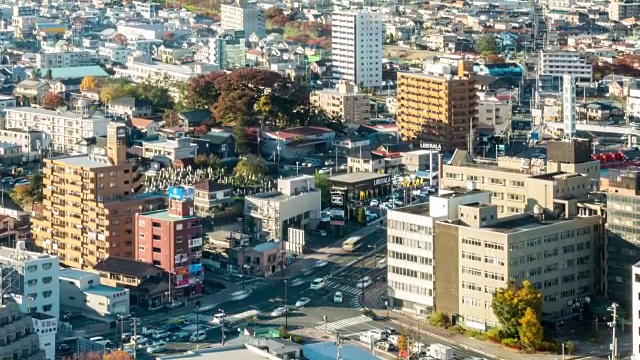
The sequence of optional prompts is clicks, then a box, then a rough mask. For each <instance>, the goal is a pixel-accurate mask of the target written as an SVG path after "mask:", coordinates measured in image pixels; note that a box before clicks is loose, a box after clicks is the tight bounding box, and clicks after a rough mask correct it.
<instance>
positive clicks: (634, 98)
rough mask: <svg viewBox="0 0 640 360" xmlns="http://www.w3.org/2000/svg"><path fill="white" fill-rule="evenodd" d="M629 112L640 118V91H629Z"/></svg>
mask: <svg viewBox="0 0 640 360" xmlns="http://www.w3.org/2000/svg"><path fill="white" fill-rule="evenodd" d="M627 111H628V112H629V115H631V116H632V117H634V118H636V119H637V118H640V89H631V90H629V97H628V102H627Z"/></svg>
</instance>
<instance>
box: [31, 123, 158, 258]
mask: <svg viewBox="0 0 640 360" xmlns="http://www.w3.org/2000/svg"><path fill="white" fill-rule="evenodd" d="M126 143H127V142H126V127H125V126H124V124H118V123H110V124H109V128H108V132H107V146H106V149H100V150H99V151H96V152H95V153H93V154H90V155H88V156H87V155H80V156H65V157H58V158H52V159H47V160H46V161H45V167H44V181H43V183H44V188H43V193H44V200H43V205H44V206H43V212H42V214H38V215H36V216H34V218H33V235H34V237H35V240H36V242H37V244H38V245H39V246H42V247H43V248H44V249H45V250H46V251H47V252H49V253H51V254H56V255H58V256H59V257H60V262H61V263H62V264H64V265H66V266H70V267H75V268H85V269H86V268H92V267H93V266H94V265H95V264H96V263H97V262H98V261H100V260H102V259H105V258H106V257H108V256H110V255H114V256H120V257H125V258H131V259H132V258H134V248H135V246H136V245H135V243H134V240H135V236H134V233H133V230H134V225H133V223H132V222H133V215H134V214H135V213H137V212H143V211H150V210H154V209H158V208H162V207H164V201H165V199H163V197H161V196H160V195H158V194H154V193H144V192H143V191H142V190H143V186H144V183H143V181H144V176H143V174H142V171H141V169H140V165H139V164H138V163H137V162H136V161H133V160H130V159H127V156H126V147H127V144H126Z"/></svg>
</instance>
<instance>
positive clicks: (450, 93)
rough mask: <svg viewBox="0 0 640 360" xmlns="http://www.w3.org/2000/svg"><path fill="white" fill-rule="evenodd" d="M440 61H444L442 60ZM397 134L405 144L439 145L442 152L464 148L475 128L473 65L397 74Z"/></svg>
mask: <svg viewBox="0 0 640 360" xmlns="http://www.w3.org/2000/svg"><path fill="white" fill-rule="evenodd" d="M443 60H444V59H443ZM397 94H398V95H397V99H398V107H397V109H396V116H397V123H398V131H399V132H400V134H401V135H402V138H403V139H404V140H405V141H415V142H422V143H427V144H441V145H442V150H443V151H453V150H455V149H468V144H469V135H470V134H471V133H472V128H474V129H475V128H476V127H477V125H478V119H477V109H476V107H477V105H478V96H477V95H476V87H475V78H474V75H473V63H472V62H467V61H463V60H462V59H458V60H456V62H455V64H453V63H451V62H450V63H444V62H443V63H434V64H428V65H427V66H425V71H424V72H420V73H410V72H399V73H398V90H397Z"/></svg>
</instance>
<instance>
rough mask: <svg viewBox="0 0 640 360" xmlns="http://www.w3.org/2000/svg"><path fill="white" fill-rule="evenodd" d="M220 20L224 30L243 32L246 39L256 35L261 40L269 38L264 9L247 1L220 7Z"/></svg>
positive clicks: (242, 0)
mask: <svg viewBox="0 0 640 360" xmlns="http://www.w3.org/2000/svg"><path fill="white" fill-rule="evenodd" d="M220 19H221V20H222V23H221V24H220V25H221V27H222V29H224V30H243V31H244V34H245V39H248V38H249V36H251V34H254V33H255V34H256V35H257V36H259V37H260V38H264V37H266V36H267V30H266V25H265V17H264V9H263V8H261V7H258V6H256V5H253V4H248V3H247V2H246V1H245V0H237V2H236V3H235V4H222V5H220Z"/></svg>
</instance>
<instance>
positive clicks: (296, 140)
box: [260, 126, 336, 159]
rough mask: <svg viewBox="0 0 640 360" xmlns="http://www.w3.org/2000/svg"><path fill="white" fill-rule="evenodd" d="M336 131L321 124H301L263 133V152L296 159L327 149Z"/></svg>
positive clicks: (273, 155)
mask: <svg viewBox="0 0 640 360" xmlns="http://www.w3.org/2000/svg"><path fill="white" fill-rule="evenodd" d="M335 136H336V133H335V132H334V131H333V130H331V129H328V128H325V127H320V126H300V127H295V128H290V129H285V130H280V131H265V132H263V133H262V148H261V149H260V151H261V153H262V154H265V155H267V156H271V158H277V156H280V157H281V158H282V159H295V158H299V157H300V156H305V155H310V154H317V153H321V152H326V151H327V145H328V144H329V143H331V141H333V139H334V138H335Z"/></svg>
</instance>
